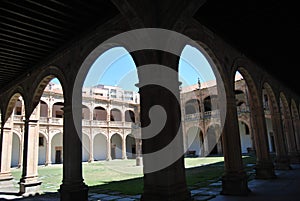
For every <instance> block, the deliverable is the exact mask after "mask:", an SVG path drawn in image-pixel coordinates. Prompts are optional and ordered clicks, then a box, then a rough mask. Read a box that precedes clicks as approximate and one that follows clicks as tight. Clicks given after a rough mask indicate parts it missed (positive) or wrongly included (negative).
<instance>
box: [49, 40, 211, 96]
mask: <svg viewBox="0 0 300 201" xmlns="http://www.w3.org/2000/svg"><path fill="white" fill-rule="evenodd" d="M179 76H180V77H179V81H181V82H182V86H187V85H192V84H196V83H197V81H198V78H200V81H201V82H205V81H209V80H214V79H215V76H214V73H213V71H212V69H211V67H210V65H209V63H208V61H207V60H206V58H205V57H204V55H203V54H202V53H201V52H200V51H199V50H197V49H196V48H194V47H191V46H189V45H187V46H186V47H185V48H184V49H183V51H182V54H181V58H180V60H179ZM53 82H56V83H58V81H57V80H53ZM137 83H138V76H137V72H136V66H135V63H134V61H133V59H132V58H131V56H130V55H129V53H128V52H127V51H126V50H125V49H124V48H122V47H115V48H112V49H110V50H108V51H106V52H105V53H103V54H102V55H100V56H99V57H98V59H97V60H96V61H95V62H94V64H93V65H92V66H91V69H90V70H89V72H88V75H87V77H86V80H85V82H84V86H87V87H89V86H94V85H97V84H103V85H110V86H119V87H121V88H123V89H125V90H133V91H138V88H137V87H135V84H137Z"/></svg>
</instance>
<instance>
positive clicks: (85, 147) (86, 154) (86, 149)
mask: <svg viewBox="0 0 300 201" xmlns="http://www.w3.org/2000/svg"><path fill="white" fill-rule="evenodd" d="M81 142H82V161H83V162H87V161H89V159H90V139H89V136H88V135H87V134H84V133H83V134H82V141H81Z"/></svg>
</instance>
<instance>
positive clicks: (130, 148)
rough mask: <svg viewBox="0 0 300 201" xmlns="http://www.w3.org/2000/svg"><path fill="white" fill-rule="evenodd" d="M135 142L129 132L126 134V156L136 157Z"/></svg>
mask: <svg viewBox="0 0 300 201" xmlns="http://www.w3.org/2000/svg"><path fill="white" fill-rule="evenodd" d="M136 153H137V151H136V144H135V138H134V137H133V135H131V134H129V135H127V136H126V154H127V158H129V159H133V158H135V157H136Z"/></svg>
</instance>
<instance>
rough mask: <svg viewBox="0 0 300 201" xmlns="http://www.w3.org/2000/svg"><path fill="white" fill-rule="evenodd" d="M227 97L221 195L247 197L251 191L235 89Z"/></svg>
mask: <svg viewBox="0 0 300 201" xmlns="http://www.w3.org/2000/svg"><path fill="white" fill-rule="evenodd" d="M226 97H227V100H226V101H227V107H226V110H227V111H226V118H225V122H224V128H223V133H222V139H223V152H224V163H225V164H224V165H225V173H224V175H223V177H222V191H221V194H223V195H247V194H248V193H249V191H250V190H249V189H248V176H247V174H246V172H245V171H244V169H243V161H242V153H241V142H240V133H239V127H238V118H237V110H236V103H235V97H234V94H233V89H232V91H229V92H227V94H226ZM221 112H222V110H221Z"/></svg>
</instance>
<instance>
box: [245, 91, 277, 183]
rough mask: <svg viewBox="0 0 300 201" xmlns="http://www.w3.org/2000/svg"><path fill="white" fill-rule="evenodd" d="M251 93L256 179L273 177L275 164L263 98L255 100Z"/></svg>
mask: <svg viewBox="0 0 300 201" xmlns="http://www.w3.org/2000/svg"><path fill="white" fill-rule="evenodd" d="M252 96H253V94H252V95H250V98H249V101H250V105H251V111H250V112H251V113H250V114H251V121H252V123H253V124H252V125H253V128H254V130H255V132H254V133H253V137H254V143H255V150H256V167H255V170H256V175H255V177H256V179H272V178H275V177H276V176H275V172H274V165H273V162H272V159H271V156H270V154H269V144H268V135H267V126H266V120H265V114H264V110H263V103H262V100H261V98H257V99H258V100H256V101H255V102H254V101H253V98H254V97H252Z"/></svg>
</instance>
